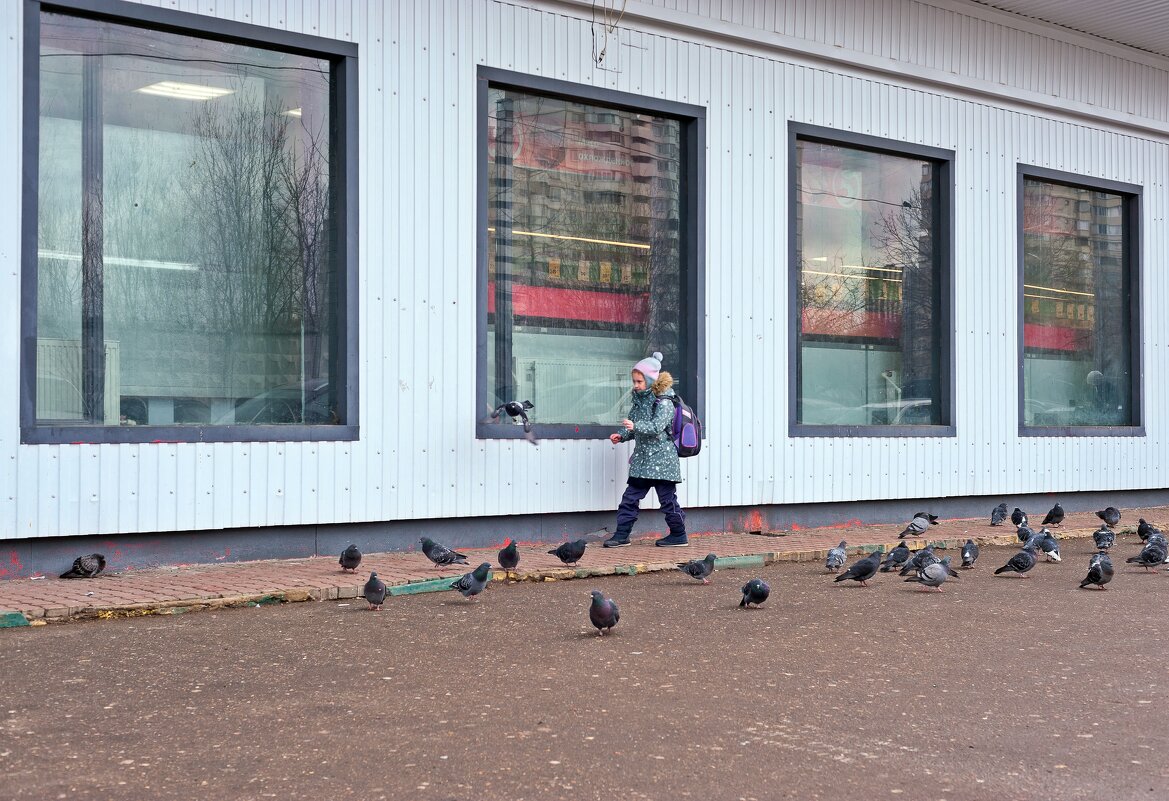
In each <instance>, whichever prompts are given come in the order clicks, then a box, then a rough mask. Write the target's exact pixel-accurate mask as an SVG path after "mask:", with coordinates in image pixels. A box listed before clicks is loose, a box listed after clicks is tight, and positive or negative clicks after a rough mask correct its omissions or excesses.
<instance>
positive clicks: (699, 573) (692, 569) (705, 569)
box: [678, 553, 718, 584]
mask: <svg viewBox="0 0 1169 801" xmlns="http://www.w3.org/2000/svg"><path fill="white" fill-rule="evenodd" d="M717 558H718V557H717V556H715V555H714V554H712V553H708V554H707V555H706V558H705V559H691V560H690V561H689V562H683V563H682V564H680V565H678V569H679V570H681V571H682V572H683V573H685V574H686V575H687V576H690V578H692V579H697V580H698V581H701V582H702V583H703V584H709V583H710V579H709V578H708V577H709V576H710V574H711V573H713V572H714V560H715V559H717Z"/></svg>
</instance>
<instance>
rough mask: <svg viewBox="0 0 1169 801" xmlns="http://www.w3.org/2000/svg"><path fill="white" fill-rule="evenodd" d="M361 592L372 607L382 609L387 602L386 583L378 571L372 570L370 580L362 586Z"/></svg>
mask: <svg viewBox="0 0 1169 801" xmlns="http://www.w3.org/2000/svg"><path fill="white" fill-rule="evenodd" d="M361 594H362V595H364V596H365V600H366V601H368V602H369V608H370V609H374V610H377V609H381V608H382V604H384V603H385V602H386V584H385V582H384V581H382V580H381V579H380V578H378V577H377V571H370V574H369V581H367V582H365V586H364V587H362V588H361Z"/></svg>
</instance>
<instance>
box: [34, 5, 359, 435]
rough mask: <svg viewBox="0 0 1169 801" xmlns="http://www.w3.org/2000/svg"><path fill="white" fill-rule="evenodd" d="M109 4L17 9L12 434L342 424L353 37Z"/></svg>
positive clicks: (330, 429) (286, 430) (318, 430)
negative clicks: (16, 324)
mask: <svg viewBox="0 0 1169 801" xmlns="http://www.w3.org/2000/svg"><path fill="white" fill-rule="evenodd" d="M106 7H107V8H110V9H114V10H116V11H118V12H121V13H124V14H125V16H124V17H116V18H115V17H109V16H92V15H89V14H86V13H84V12H78V13H72V12H62V11H60V10H59V6H58V5H57V4H54V5H53V7H52V10H49V9H48V8H46V9H41V8H40V6H39V4H37V3H29V4H28V5H26V8H27V9H28V10H29V14H28V20H27V25H28V26H29V33H28V36H27V40H28V45H29V46H28V48H27V50H28V51H30V52H29V55H28V57H27V60H26V63H27V65H28V68H27V70H26V74H27V75H28V81H29V86H28V88H27V89H26V103H25V126H26V129H27V130H28V131H29V134H28V136H27V138H26V142H27V147H26V171H28V172H29V173H33V174H35V181H33V182H32V184H31V186H29V187H28V188H27V189H26V197H25V219H26V227H25V250H24V265H25V275H26V279H25V288H24V297H25V304H24V323H23V325H24V331H25V336H24V341H25V350H24V353H23V369H24V371H25V375H26V380H25V381H24V391H25V394H24V398H23V400H22V428H23V430H24V437H25V440H26V441H42V442H52V441H99V442H100V441H149V440H158V439H178V440H183V439H201V440H205V439H219V440H229V439H286V438H313V439H324V438H332V439H340V438H348V437H350V436H351V435H352V433H353V425H354V424H355V423H356V420H354V419H353V418H354V414H353V411H354V410H353V408H352V392H351V384H352V376H351V375H350V372H351V371H350V369H349V367H350V360H351V358H352V353H351V349H350V348H349V347H347V342H348V340H349V339H350V337H349V336H348V335H347V331H348V330H349V323H350V322H351V321H350V320H349V317H348V315H347V313H346V294H347V291H348V290H347V288H348V287H349V283H350V282H349V281H348V280H347V276H346V270H347V269H350V268H351V266H352V259H351V255H350V253H349V247H350V244H351V243H350V239H351V237H350V233H351V232H350V231H349V226H348V224H347V220H348V219H349V215H351V214H353V213H354V212H355V209H354V208H352V207H351V204H350V203H349V201H350V200H351V198H352V197H353V194H352V191H351V190H352V186H351V184H350V182H349V181H348V180H347V178H348V176H347V175H346V168H347V165H346V161H345V158H344V156H345V154H346V152H347V149H348V147H347V146H348V145H349V142H348V139H349V131H351V130H353V120H352V119H346V114H347V113H349V114H351V113H352V105H351V103H349V102H348V100H347V97H348V93H349V86H348V82H347V81H346V79H345V76H346V75H347V74H351V73H352V68H351V67H350V66H346V62H347V60H348V59H351V58H352V57H353V56H354V55H355V52H356V51H355V48H354V47H353V46H352V45H348V44H346V43H336V42H327V41H325V40H320V39H316V38H310V37H298V36H292V35H289V34H285V33H283V32H276V31H267V30H265V29H261V28H255V27H246V28H245V27H244V26H238V25H232V24H229V23H223V22H220V21H217V20H209V19H205V18H201V17H191V16H188V15H185V14H176V13H173V12H168V11H161V10H158V9H150V8H147V7H141V6H130V5H121V4H114V3H111V4H109V5H108V6H106ZM182 29H187V30H190V31H191V33H189V34H188V33H183V32H179V31H181V30H182ZM257 38H259V39H260V40H261V41H260V42H257V41H256V40H257ZM265 39H267V41H266V42H265V41H264V40H265ZM309 48H312V49H311V50H310V49H309ZM30 374H31V375H32V376H34V377H35V379H34V380H28V376H29V375H30Z"/></svg>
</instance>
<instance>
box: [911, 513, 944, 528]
mask: <svg viewBox="0 0 1169 801" xmlns="http://www.w3.org/2000/svg"><path fill="white" fill-rule="evenodd" d="M913 516H914V517H924V518H926V519H927V520H929V521H930V524H931V525H935V526H936V525H937V524H938V516H937V515H931V514H930V513H929V512H914V513H913Z"/></svg>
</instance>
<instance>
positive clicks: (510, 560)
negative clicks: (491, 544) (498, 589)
mask: <svg viewBox="0 0 1169 801" xmlns="http://www.w3.org/2000/svg"><path fill="white" fill-rule="evenodd" d="M498 559H499V566H500V567H501V568H503V569H504V570H506V571H507V572H508V574H509V575H510V574H511V571H513V570H515V569H516V568H517V567H519V564H520V552H519V550H518V549H517V548H516V544H515V540H511V541H509V542H508V543H507V545H505V546H503V547H502V548H500V549H499V556H498Z"/></svg>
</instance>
